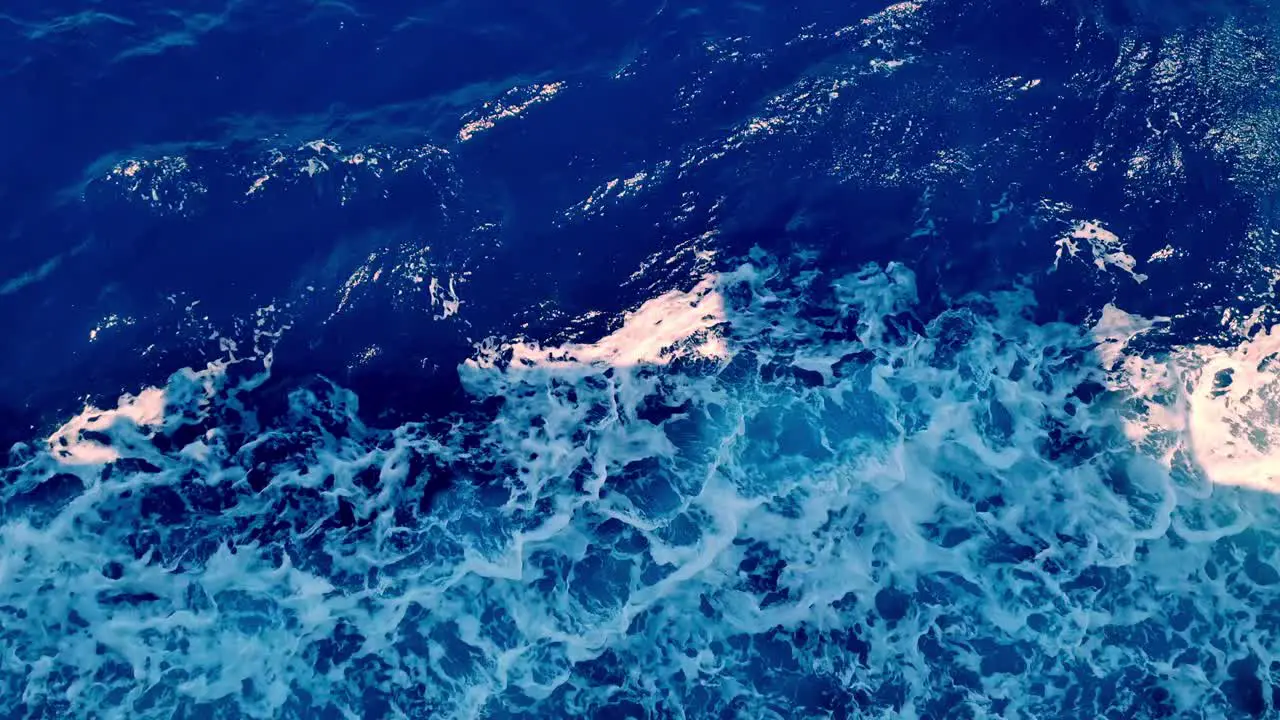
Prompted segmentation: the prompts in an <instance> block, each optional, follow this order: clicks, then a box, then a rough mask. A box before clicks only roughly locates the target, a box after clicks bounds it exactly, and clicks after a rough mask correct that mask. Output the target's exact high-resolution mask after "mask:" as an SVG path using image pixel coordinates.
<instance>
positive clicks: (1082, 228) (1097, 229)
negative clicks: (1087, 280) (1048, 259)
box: [1053, 220, 1147, 283]
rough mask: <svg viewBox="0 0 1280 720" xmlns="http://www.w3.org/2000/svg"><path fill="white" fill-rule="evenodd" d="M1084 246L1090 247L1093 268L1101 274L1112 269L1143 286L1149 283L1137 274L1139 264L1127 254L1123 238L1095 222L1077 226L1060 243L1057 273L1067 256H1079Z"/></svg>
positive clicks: (1058, 246) (1058, 244)
mask: <svg viewBox="0 0 1280 720" xmlns="http://www.w3.org/2000/svg"><path fill="white" fill-rule="evenodd" d="M1082 242H1083V243H1086V244H1087V245H1088V247H1089V253H1090V255H1091V256H1092V258H1093V264H1094V266H1096V267H1097V268H1098V269H1099V270H1106V269H1107V266H1111V267H1114V268H1116V269H1118V270H1120V271H1122V272H1124V273H1125V274H1127V275H1128V276H1129V277H1131V278H1133V279H1134V281H1135V282H1139V283H1141V282H1144V281H1145V280H1146V279H1147V276H1146V275H1143V274H1142V273H1140V272H1137V270H1136V268H1137V265H1138V261H1137V260H1136V259H1134V257H1133V256H1132V255H1130V254H1129V253H1127V252H1125V249H1124V242H1123V241H1121V240H1120V237H1119V236H1117V235H1116V234H1115V233H1113V232H1111V231H1110V230H1107V229H1106V228H1104V227H1102V225H1101V224H1099V223H1098V222H1097V221H1096V220H1089V221H1080V222H1077V223H1076V224H1075V225H1074V226H1073V227H1072V228H1071V232H1070V233H1069V234H1068V235H1066V236H1064V237H1062V238H1061V239H1059V240H1058V241H1057V243H1056V245H1057V248H1058V249H1057V252H1056V253H1055V256H1054V260H1053V267H1054V269H1057V267H1058V263H1059V262H1061V260H1062V258H1063V256H1064V254H1065V255H1067V256H1069V257H1072V258H1074V257H1076V256H1077V255H1079V254H1080V251H1081V247H1080V244H1081V243H1082Z"/></svg>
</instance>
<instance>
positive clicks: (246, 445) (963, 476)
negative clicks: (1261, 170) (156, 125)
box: [0, 253, 1280, 718]
mask: <svg viewBox="0 0 1280 720" xmlns="http://www.w3.org/2000/svg"><path fill="white" fill-rule="evenodd" d="M1033 304H1034V299H1033V297H1032V296H1031V295H1030V294H1029V293H1028V292H1027V291H1025V290H1017V289H1012V290H1009V291H1007V292H1002V293H997V294H991V295H988V296H982V297H976V296H975V297H968V298H965V299H963V300H961V301H957V302H956V303H954V304H953V306H952V307H950V308H949V309H947V310H946V311H944V312H942V313H941V314H938V315H936V316H935V317H920V316H919V315H918V314H917V306H916V287H915V279H914V276H913V275H912V273H911V272H910V271H908V270H907V269H906V268H904V267H902V266H898V265H889V266H885V267H879V266H874V265H873V266H867V267H866V268H864V269H862V270H861V271H858V272H855V273H852V274H849V275H845V276H841V277H831V276H828V275H826V274H824V273H823V272H822V271H821V269H820V268H817V267H814V266H813V264H812V262H811V260H810V259H807V258H806V256H805V255H803V254H801V255H799V256H797V257H793V258H781V259H779V258H771V257H768V256H766V255H764V254H763V253H754V254H753V255H752V256H751V257H749V258H745V259H744V260H743V263H742V264H741V265H740V267H738V268H737V269H735V270H731V271H727V272H724V273H721V274H719V275H716V276H712V277H709V278H708V279H707V280H706V281H705V282H704V283H703V284H702V285H700V286H699V288H697V289H695V291H694V292H692V293H671V294H668V295H666V296H663V297H660V298H657V299H655V300H654V301H652V302H651V303H650V304H648V305H647V306H646V307H645V308H642V309H641V310H640V311H637V312H636V313H633V314H632V315H631V316H629V317H628V320H627V323H626V324H624V325H623V326H622V327H621V328H619V329H618V331H617V332H615V333H614V334H612V335H610V336H608V337H606V338H605V339H604V340H602V341H601V342H600V343H596V344H591V345H576V346H566V347H562V348H539V347H535V346H529V345H521V344H516V345H512V344H509V343H507V344H504V343H491V344H490V345H489V346H487V347H486V348H485V350H484V351H483V352H481V353H480V354H478V355H477V356H476V357H475V358H474V359H472V360H470V361H468V362H467V363H465V364H464V365H463V366H462V367H461V368H460V369H459V372H460V373H461V375H462V377H463V380H464V383H465V385H466V387H467V388H468V391H469V392H470V393H471V394H472V395H473V396H474V399H475V401H476V403H477V405H476V409H475V410H474V411H473V412H471V413H468V414H462V415H458V416H455V417H452V418H449V419H448V420H447V421H441V422H432V423H410V424H406V425H403V426H401V427H398V428H395V429H394V430H391V431H381V430H375V429H372V428H369V427H366V426H364V425H363V424H361V422H360V421H359V420H358V419H357V417H356V412H355V411H356V403H357V399H356V398H355V397H354V396H353V395H352V394H350V393H349V392H346V391H344V390H342V389H341V388H339V387H336V386H334V385H332V384H328V383H326V382H319V381H317V382H316V383H315V384H313V385H311V386H304V387H295V388H292V389H284V388H281V387H273V385H272V382H271V378H270V356H269V354H268V355H265V356H258V357H251V358H243V359H234V358H233V359H231V360H228V361H225V362H221V363H215V364H211V365H210V366H209V367H208V368H206V369H204V370H201V371H198V372H193V371H190V370H187V371H183V372H180V373H177V374H175V375H173V377H171V378H170V380H169V381H168V383H167V384H166V385H165V386H164V387H161V388H153V389H150V390H147V391H145V392H144V393H142V394H140V395H138V396H137V397H128V398H126V399H125V400H124V401H122V403H121V405H120V407H118V408H115V409H112V410H108V411H100V410H96V409H92V408H91V409H87V410H86V412H85V414H83V415H81V416H79V417H78V418H77V419H76V420H74V421H72V422H71V423H68V424H67V425H65V426H64V427H62V428H61V429H59V431H58V432H56V433H55V434H54V435H53V436H52V437H51V438H50V440H49V441H48V443H47V444H45V445H43V446H19V447H16V448H15V449H14V451H13V453H12V458H11V461H10V463H9V465H8V467H7V468H6V470H5V473H6V480H5V483H4V496H3V506H2V507H3V525H2V526H0V548H3V552H2V553H0V617H3V622H2V623H0V649H2V650H3V655H4V657H5V662H4V663H3V665H0V687H2V688H3V692H2V693H0V698H3V700H2V701H0V702H2V703H3V707H4V709H5V712H6V714H13V713H19V714H21V709H22V708H27V709H28V710H31V709H39V710H37V712H38V713H46V714H50V713H51V714H54V715H83V716H95V717H139V718H159V717H166V718H167V717H226V716H239V715H244V716H251V717H335V718H337V717H358V716H364V717H392V716H397V717H405V716H407V717H426V716H429V715H430V716H440V717H475V716H484V717H524V716H540V717H641V716H650V717H690V718H693V717H761V718H763V717H778V718H783V717H795V716H804V717H959V716H964V717H1174V716H1203V717H1222V716H1229V715H1234V714H1237V713H1239V712H1241V711H1243V710H1250V709H1254V708H1258V707H1261V706H1262V705H1261V704H1262V703H1264V702H1267V701H1269V698H1264V697H1263V691H1264V685H1263V684H1262V680H1261V679H1260V678H1262V677H1265V675H1266V674H1267V673H1269V672H1273V670H1272V665H1271V663H1272V662H1273V661H1275V660H1280V658H1274V657H1273V655H1272V654H1271V652H1270V648H1273V647H1275V641H1276V637H1275V633H1276V632H1277V628H1276V626H1275V624H1274V618H1275V617H1277V614H1276V611H1277V609H1278V608H1276V602H1277V600H1276V597H1277V596H1276V594H1275V592H1274V587H1275V586H1276V584H1277V583H1278V582H1280V573H1278V572H1277V569H1276V561H1277V557H1276V552H1277V538H1276V535H1275V533H1274V530H1273V529H1272V528H1274V527H1275V524H1274V522H1275V520H1276V517H1277V512H1276V510H1275V506H1274V502H1273V500H1272V498H1271V497H1270V496H1259V495H1257V494H1254V493H1250V492H1247V491H1242V490H1239V489H1236V488H1232V487H1230V486H1227V485H1220V486H1213V485H1212V484H1211V483H1209V478H1206V477H1205V476H1204V474H1203V473H1201V474H1200V475H1198V476H1195V472H1196V471H1195V469H1194V468H1196V467H1198V466H1197V464H1196V463H1194V462H1184V463H1182V464H1181V465H1178V466H1176V467H1173V468H1171V467H1170V466H1169V465H1168V464H1164V463H1162V458H1161V456H1159V455H1153V454H1150V453H1145V452H1144V451H1143V450H1142V448H1141V446H1139V445H1135V444H1134V443H1133V442H1131V439H1130V437H1128V435H1126V428H1127V427H1128V425H1127V423H1128V422H1129V421H1131V420H1132V419H1133V417H1134V416H1133V412H1134V411H1133V408H1132V407H1130V406H1129V405H1127V404H1126V403H1131V402H1134V401H1136V400H1137V395H1136V391H1126V390H1125V389H1124V388H1123V387H1120V386H1119V385H1116V388H1118V389H1113V390H1111V391H1106V387H1105V385H1104V383H1108V382H1111V383H1113V384H1115V383H1119V382H1121V380H1118V379H1117V376H1116V375H1115V374H1114V373H1109V372H1108V371H1109V370H1112V368H1108V367H1107V363H1106V362H1105V360H1106V358H1107V357H1109V356H1114V354H1115V353H1114V348H1113V347H1110V345H1109V343H1114V342H1115V338H1112V337H1110V336H1105V335H1106V333H1102V335H1104V336H1105V337H1103V339H1102V344H1101V345H1099V339H1098V333H1089V332H1087V331H1082V330H1080V329H1078V328H1076V327H1075V326H1071V325H1065V324H1047V325H1046V324H1037V323H1035V322H1032V321H1031V320H1030V319H1029V314H1028V313H1029V311H1030V309H1031V307H1032V306H1033ZM690 310H691V311H690ZM655 318H658V319H657V320H655ZM661 318H675V320H676V321H677V322H678V324H679V329H678V330H676V331H672V332H669V333H668V334H667V335H666V336H665V337H664V339H663V340H662V341H661V342H659V343H657V344H654V345H651V346H648V347H640V348H637V346H636V345H635V340H634V338H635V337H646V338H652V337H662V336H661V334H660V333H658V334H655V332H652V331H644V332H640V333H639V334H636V335H633V334H629V333H630V331H631V330H634V329H635V328H636V327H637V325H640V326H643V325H644V324H645V323H655V322H656V323H657V324H658V325H660V324H661V323H662V322H663V321H662V320H661ZM1113 325H1114V323H1113ZM1126 339H1127V338H1126ZM1108 353H1110V355H1108ZM1170 362H1172V361H1170ZM1208 367H1209V368H1216V366H1215V365H1212V364H1210V365H1209V366H1208ZM286 390H287V392H286ZM1171 392H1173V393H1175V394H1176V392H1177V389H1176V388H1175V389H1174V390H1172V391H1171ZM1196 392H1198V391H1196ZM1193 394H1194V393H1193ZM1197 397H1198V395H1197ZM1169 402H1174V400H1173V399H1172V398H1169ZM1271 411H1272V412H1274V406H1272V409H1271ZM1175 442H1176V439H1175Z"/></svg>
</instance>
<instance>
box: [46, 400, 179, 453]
mask: <svg viewBox="0 0 1280 720" xmlns="http://www.w3.org/2000/svg"><path fill="white" fill-rule="evenodd" d="M164 407H165V396H164V390H163V389H161V388H154V387H152V388H146V389H145V390H143V391H142V392H140V393H138V394H137V395H129V394H125V395H122V396H121V397H120V402H119V404H118V405H117V406H116V407H115V408H112V409H110V410H100V409H98V408H96V407H94V406H92V405H85V408H84V410H82V411H80V413H79V414H77V415H76V416H75V417H73V418H71V419H70V420H68V421H67V422H66V423H64V424H63V425H62V426H61V427H59V428H58V429H57V430H55V431H54V432H53V434H52V435H50V436H49V438H48V444H49V448H50V450H51V451H52V452H53V454H54V455H55V456H56V457H57V458H58V459H59V461H61V462H63V463H66V464H69V465H95V464H103V463H109V462H114V461H115V460H118V459H119V458H120V453H119V451H118V450H117V449H116V448H114V447H111V446H109V445H103V444H101V443H99V442H97V441H95V440H91V439H86V438H85V437H84V433H85V432H86V431H92V432H96V433H103V434H109V433H112V432H116V433H118V432H120V431H121V429H122V428H128V427H130V426H131V427H133V428H155V427H158V426H159V425H161V424H162V423H163V422H164Z"/></svg>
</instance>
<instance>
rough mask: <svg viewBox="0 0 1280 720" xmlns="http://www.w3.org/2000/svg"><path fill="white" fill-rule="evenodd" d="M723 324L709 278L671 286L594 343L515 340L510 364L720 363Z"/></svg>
mask: <svg viewBox="0 0 1280 720" xmlns="http://www.w3.org/2000/svg"><path fill="white" fill-rule="evenodd" d="M724 323H725V308H724V298H723V297H722V296H721V294H720V292H719V289H718V288H717V286H716V279H715V278H714V277H712V276H708V277H706V278H704V279H703V280H702V281H701V282H699V283H698V284H697V285H695V286H694V287H693V289H691V290H689V291H687V292H686V291H681V290H672V291H670V292H667V293H664V294H662V295H659V296H658V297H655V298H652V299H650V300H648V301H646V302H645V303H644V304H643V305H641V306H640V307H639V308H637V309H636V310H634V311H632V312H629V313H627V314H626V315H624V316H623V320H622V324H621V326H620V327H619V328H618V329H617V330H614V331H613V332H611V333H609V334H608V335H606V336H605V337H603V338H601V339H600V340H598V341H597V342H594V343H567V344H564V345H560V346H557V347H550V348H548V347H542V346H541V345H538V344H536V343H531V342H520V343H514V344H512V345H510V346H509V348H510V350H511V352H512V363H513V365H514V366H515V367H542V368H555V367H560V368H572V367H575V366H577V367H589V366H593V365H603V366H613V367H635V366H638V365H666V364H667V363H669V362H671V361H672V360H673V359H674V358H676V357H680V356H695V357H700V358H704V359H709V360H715V361H724V360H727V359H728V358H729V349H728V347H727V345H726V344H725V342H724V338H723V337H721V336H720V335H719V333H718V332H717V329H718V328H719V327H720V326H722V325H723V324H724ZM468 362H469V363H472V364H474V363H476V362H477V361H476V360H472V361H468ZM479 362H482V363H483V362H486V361H485V360H483V359H481V360H480V361H479Z"/></svg>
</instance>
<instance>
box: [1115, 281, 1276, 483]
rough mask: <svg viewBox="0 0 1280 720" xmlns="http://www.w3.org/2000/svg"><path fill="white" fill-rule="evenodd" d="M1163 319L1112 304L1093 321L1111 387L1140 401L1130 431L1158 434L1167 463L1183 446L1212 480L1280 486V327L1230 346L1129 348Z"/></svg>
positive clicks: (1138, 435)
mask: <svg viewBox="0 0 1280 720" xmlns="http://www.w3.org/2000/svg"><path fill="white" fill-rule="evenodd" d="M1163 320H1164V318H1158V319H1156V320H1155V321H1152V320H1148V319H1146V318H1143V317H1140V316H1137V315H1132V314H1129V313H1126V312H1124V311H1122V310H1119V309H1117V308H1115V307H1114V306H1110V305H1108V306H1107V308H1106V310H1105V311H1104V312H1103V315H1102V318H1101V320H1100V321H1099V322H1098V324H1097V325H1096V326H1095V328H1094V336H1095V338H1096V339H1097V340H1098V342H1099V348H1098V354H1099V357H1100V359H1101V360H1102V361H1103V367H1104V368H1105V369H1106V370H1107V371H1108V378H1109V383H1110V385H1111V387H1112V389H1113V390H1115V391H1117V392H1119V393H1120V394H1121V395H1122V396H1123V397H1127V398H1132V399H1133V400H1134V401H1136V402H1134V403H1132V404H1131V406H1130V407H1128V408H1127V409H1126V411H1125V418H1126V434H1127V435H1128V436H1129V437H1130V438H1131V439H1133V440H1135V441H1138V442H1145V441H1149V440H1156V445H1155V446H1154V447H1152V449H1153V450H1157V452H1156V454H1157V455H1158V456H1159V457H1160V458H1161V459H1162V461H1163V462H1164V463H1166V464H1170V465H1172V464H1174V463H1176V462H1177V458H1178V457H1179V454H1180V453H1185V455H1186V456H1187V457H1189V458H1190V459H1191V460H1192V461H1193V462H1194V465H1195V469H1196V470H1197V471H1198V472H1200V473H1203V474H1204V476H1205V477H1207V478H1208V479H1209V480H1211V481H1212V482H1214V483H1217V484H1221V485H1231V486H1237V487H1247V488H1251V489H1254V490H1263V491H1267V492H1280V328H1272V329H1271V330H1269V331H1262V332H1258V333H1256V334H1255V335H1254V336H1253V337H1252V338H1250V339H1249V340H1246V341H1244V342H1242V343H1241V344H1239V345H1237V346H1235V347H1229V348H1219V347H1214V346H1210V345H1187V346H1178V347H1175V348H1173V349H1172V350H1169V351H1162V352H1161V353H1159V354H1158V355H1142V354H1139V353H1135V352H1127V351H1126V349H1127V348H1128V346H1129V344H1130V342H1131V341H1132V340H1133V339H1134V338H1136V337H1138V336H1140V335H1142V334H1143V333H1146V332H1148V331H1149V330H1150V329H1151V328H1153V327H1154V326H1156V325H1157V324H1158V323H1159V322H1161V321H1163Z"/></svg>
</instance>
